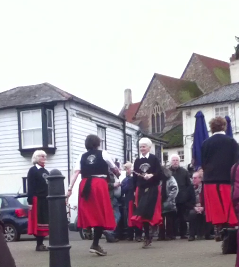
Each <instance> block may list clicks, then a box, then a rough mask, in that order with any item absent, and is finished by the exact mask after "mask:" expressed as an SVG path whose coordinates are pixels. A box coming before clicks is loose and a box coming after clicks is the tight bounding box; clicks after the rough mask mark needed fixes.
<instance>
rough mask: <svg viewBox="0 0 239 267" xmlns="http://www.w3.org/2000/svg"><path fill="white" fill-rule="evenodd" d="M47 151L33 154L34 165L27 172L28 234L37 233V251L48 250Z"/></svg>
mask: <svg viewBox="0 0 239 267" xmlns="http://www.w3.org/2000/svg"><path fill="white" fill-rule="evenodd" d="M46 156H47V155H46V153H45V152H44V151H43V150H36V151H35V152H34V154H33V156H32V163H33V165H34V166H32V167H31V168H30V169H29V171H28V174H27V185H28V199H27V201H28V204H29V215H28V234H29V235H35V236H36V239H37V246H36V251H48V249H47V247H46V246H44V244H43V240H44V237H45V236H48V234H49V225H48V223H49V218H48V201H47V195H48V186H47V181H46V178H45V175H46V174H47V175H48V174H49V173H48V171H47V170H46V169H45V162H46Z"/></svg>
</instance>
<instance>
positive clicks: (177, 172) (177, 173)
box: [170, 167, 192, 204]
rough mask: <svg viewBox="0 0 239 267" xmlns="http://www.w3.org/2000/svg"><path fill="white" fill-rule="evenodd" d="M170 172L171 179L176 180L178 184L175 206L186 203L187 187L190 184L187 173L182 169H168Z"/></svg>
mask: <svg viewBox="0 0 239 267" xmlns="http://www.w3.org/2000/svg"><path fill="white" fill-rule="evenodd" d="M170 170H171V171H172V175H173V177H174V178H175V179H176V181H177V184H178V189H179V192H178V195H177V197H176V204H183V203H186V201H187V198H188V197H187V195H188V187H189V186H190V185H191V184H192V183H191V180H190V178H189V173H188V171H187V170H185V169H184V168H182V167H178V168H177V169H173V168H172V167H171V168H170Z"/></svg>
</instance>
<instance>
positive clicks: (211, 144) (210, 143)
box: [202, 134, 239, 184]
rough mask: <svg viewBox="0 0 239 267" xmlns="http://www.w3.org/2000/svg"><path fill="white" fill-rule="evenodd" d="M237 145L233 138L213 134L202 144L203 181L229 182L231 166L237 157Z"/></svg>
mask: <svg viewBox="0 0 239 267" xmlns="http://www.w3.org/2000/svg"><path fill="white" fill-rule="evenodd" d="M238 151H239V146H238V144H237V142H236V141H235V139H233V138H231V137H229V136H227V135H224V134H215V135H213V136H211V137H210V138H209V139H207V140H205V141H204V142H203V145H202V168H203V171H204V177H203V180H204V183H205V184H208V183H211V184H230V174H231V167H232V166H233V165H234V163H236V162H237V161H238V159H239V156H238Z"/></svg>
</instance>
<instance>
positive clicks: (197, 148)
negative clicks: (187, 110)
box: [193, 111, 209, 169]
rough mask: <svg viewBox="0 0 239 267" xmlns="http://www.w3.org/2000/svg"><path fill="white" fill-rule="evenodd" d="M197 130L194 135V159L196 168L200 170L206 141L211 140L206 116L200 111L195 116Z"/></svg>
mask: <svg viewBox="0 0 239 267" xmlns="http://www.w3.org/2000/svg"><path fill="white" fill-rule="evenodd" d="M195 118H196V122H195V130H194V135H193V159H194V167H195V168H196V169H198V167H200V166H201V164H202V161H201V148H202V143H203V142H204V140H206V139H207V138H209V136H208V131H207V126H206V122H205V119H204V115H203V113H202V112H201V111H198V112H197V114H196V115H195Z"/></svg>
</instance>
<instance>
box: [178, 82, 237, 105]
mask: <svg viewBox="0 0 239 267" xmlns="http://www.w3.org/2000/svg"><path fill="white" fill-rule="evenodd" d="M230 101H239V83H232V84H229V85H225V86H222V87H220V88H218V89H216V90H215V91H213V92H211V93H208V94H205V95H203V96H201V97H198V98H197V99H194V100H192V101H189V102H187V103H185V104H182V105H180V106H179V108H187V107H193V106H201V105H209V104H216V103H222V102H230Z"/></svg>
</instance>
